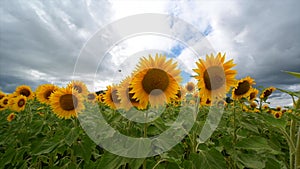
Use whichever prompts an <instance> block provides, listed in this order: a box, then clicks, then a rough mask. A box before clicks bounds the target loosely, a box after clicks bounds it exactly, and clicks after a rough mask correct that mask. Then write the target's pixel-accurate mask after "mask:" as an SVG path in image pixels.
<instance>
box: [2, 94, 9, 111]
mask: <svg viewBox="0 0 300 169" xmlns="http://www.w3.org/2000/svg"><path fill="white" fill-rule="evenodd" d="M9 100H10V97H9V96H4V97H2V99H0V110H4V109H6V108H8V107H9V105H10V104H9V102H10V101H9Z"/></svg>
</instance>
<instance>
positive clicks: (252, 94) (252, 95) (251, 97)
mask: <svg viewBox="0 0 300 169" xmlns="http://www.w3.org/2000/svg"><path fill="white" fill-rule="evenodd" d="M255 96H256V95H255V93H254V92H252V93H250V100H252V99H254V98H255Z"/></svg>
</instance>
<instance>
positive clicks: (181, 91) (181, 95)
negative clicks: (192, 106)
mask: <svg viewBox="0 0 300 169" xmlns="http://www.w3.org/2000/svg"><path fill="white" fill-rule="evenodd" d="M185 95H186V89H185V88H184V87H182V86H180V88H179V90H178V91H177V93H176V96H177V97H176V99H175V100H174V101H183V100H184V99H185Z"/></svg>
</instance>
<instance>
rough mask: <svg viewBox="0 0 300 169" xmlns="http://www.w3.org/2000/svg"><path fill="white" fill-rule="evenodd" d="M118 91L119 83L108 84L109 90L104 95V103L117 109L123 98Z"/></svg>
mask: <svg viewBox="0 0 300 169" xmlns="http://www.w3.org/2000/svg"><path fill="white" fill-rule="evenodd" d="M117 93H118V86H117V85H112V86H107V90H106V92H105V95H104V103H105V104H106V105H108V106H109V107H110V108H112V109H117V108H119V107H120V103H121V100H120V98H119V96H118V95H117Z"/></svg>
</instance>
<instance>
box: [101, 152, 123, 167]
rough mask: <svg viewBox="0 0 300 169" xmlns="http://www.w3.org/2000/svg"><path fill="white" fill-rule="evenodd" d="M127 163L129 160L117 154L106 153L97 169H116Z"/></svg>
mask: <svg viewBox="0 0 300 169" xmlns="http://www.w3.org/2000/svg"><path fill="white" fill-rule="evenodd" d="M126 163H127V159H126V158H124V157H120V156H117V155H115V154H112V153H109V152H105V153H104V154H103V155H102V157H101V160H100V162H99V164H98V166H97V168H105V169H116V168H119V167H120V166H122V165H124V164H126Z"/></svg>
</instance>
